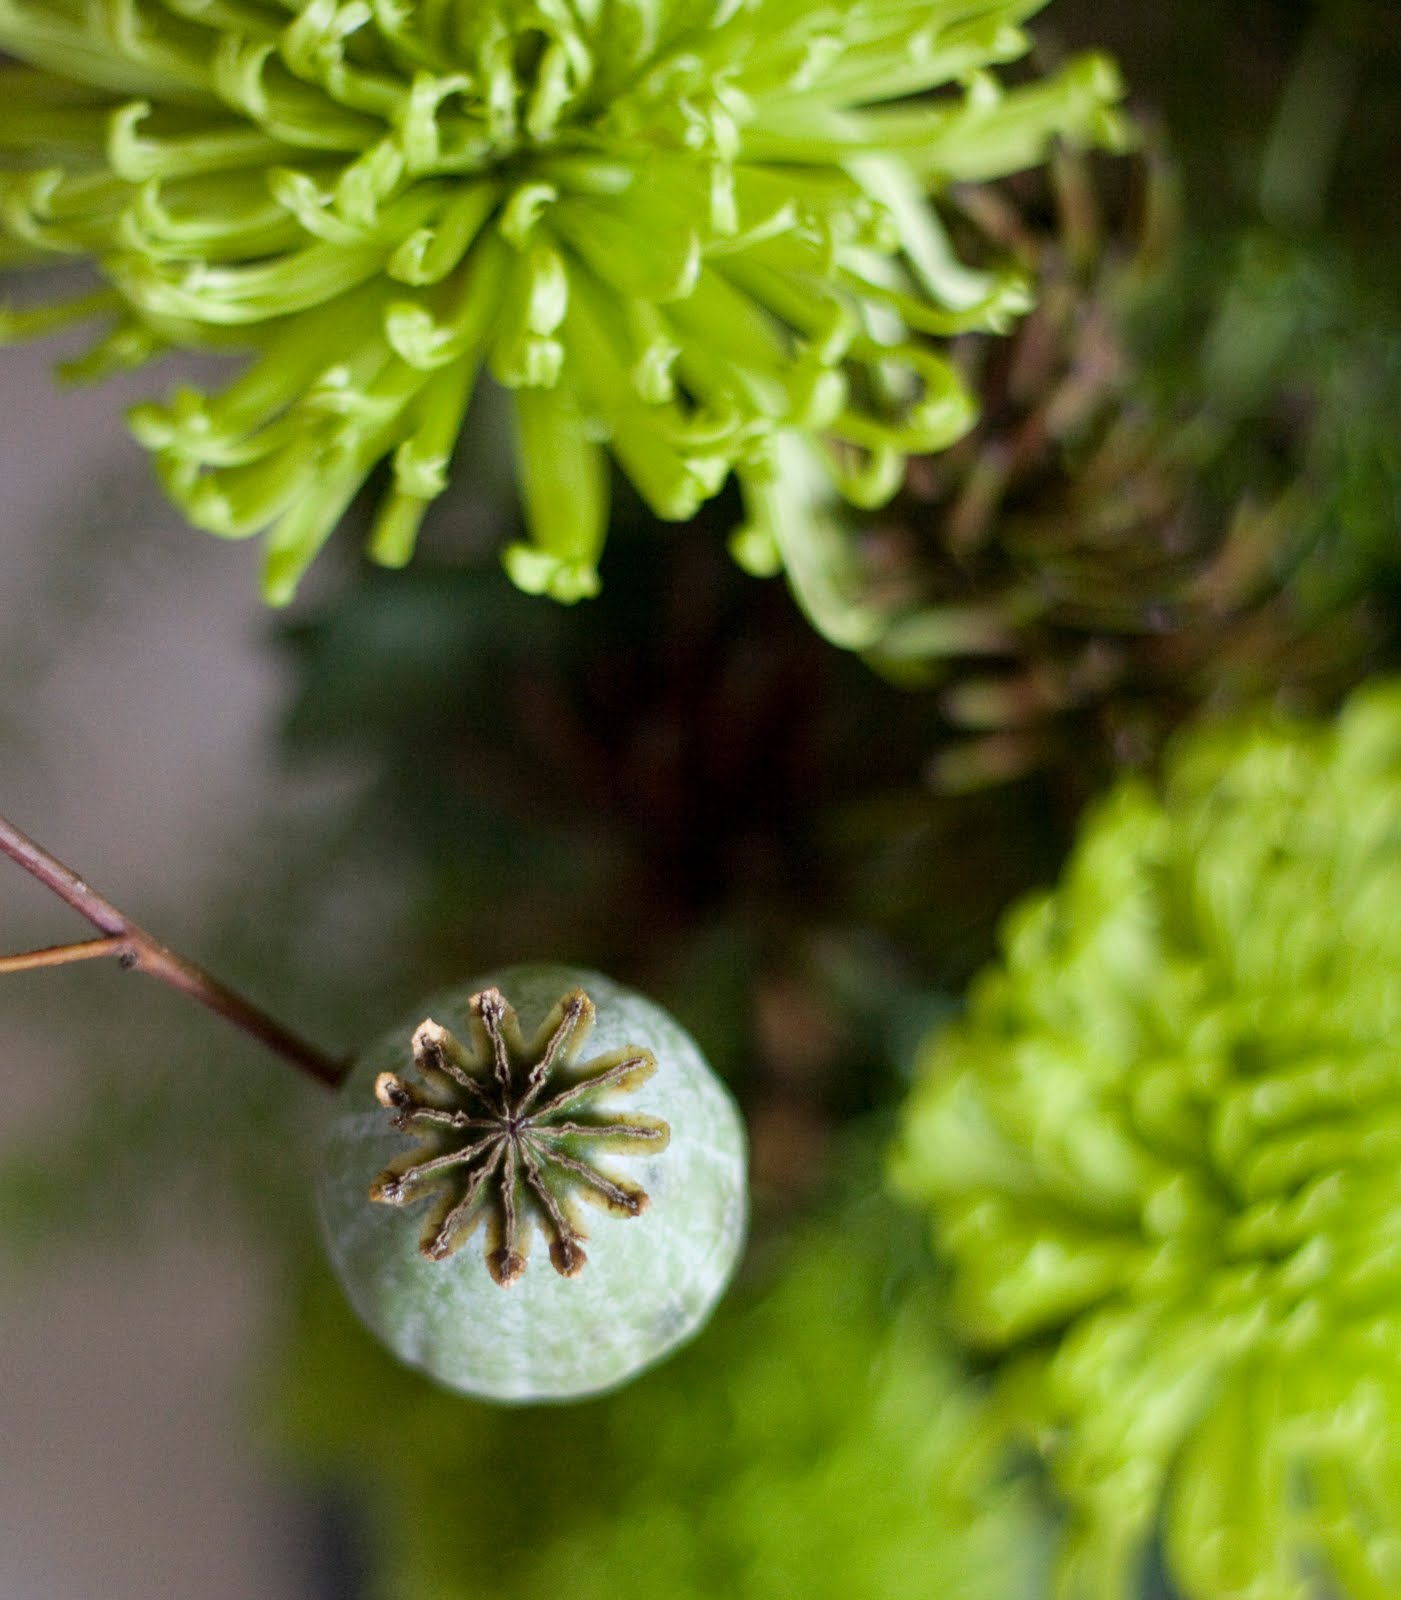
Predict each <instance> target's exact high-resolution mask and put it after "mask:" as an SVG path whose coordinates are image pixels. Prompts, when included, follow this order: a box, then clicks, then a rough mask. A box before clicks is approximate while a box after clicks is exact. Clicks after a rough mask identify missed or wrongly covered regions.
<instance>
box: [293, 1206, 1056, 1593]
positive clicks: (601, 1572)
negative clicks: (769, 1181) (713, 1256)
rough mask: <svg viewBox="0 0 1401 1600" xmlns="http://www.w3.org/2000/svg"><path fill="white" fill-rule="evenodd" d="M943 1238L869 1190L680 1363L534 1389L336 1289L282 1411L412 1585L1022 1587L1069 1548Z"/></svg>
mask: <svg viewBox="0 0 1401 1600" xmlns="http://www.w3.org/2000/svg"><path fill="white" fill-rule="evenodd" d="M921 1255H922V1252H921V1251H920V1250H919V1248H918V1242H917V1240H915V1239H913V1238H912V1237H911V1230H910V1228H909V1227H908V1226H907V1224H906V1220H905V1219H903V1218H902V1217H901V1216H900V1215H899V1214H898V1213H894V1212H892V1210H891V1209H890V1208H889V1207H888V1205H886V1204H885V1203H883V1202H881V1201H880V1200H878V1199H872V1198H867V1199H863V1200H861V1201H858V1202H856V1203H853V1204H850V1205H848V1206H847V1207H845V1208H844V1209H843V1210H842V1211H841V1212H839V1213H837V1214H835V1215H833V1216H831V1217H829V1218H827V1219H826V1221H825V1222H821V1223H819V1224H818V1225H816V1226H813V1227H810V1228H809V1229H808V1230H807V1231H806V1232H805V1233H803V1234H802V1235H801V1236H800V1237H798V1238H797V1239H796V1240H794V1241H792V1242H791V1243H790V1244H789V1245H788V1246H787V1247H786V1248H785V1249H784V1250H783V1251H782V1252H781V1253H778V1254H777V1255H776V1254H775V1250H774V1247H773V1246H772V1245H770V1247H769V1250H768V1256H769V1260H768V1265H767V1267H766V1268H764V1269H761V1270H760V1271H758V1272H756V1273H755V1275H754V1277H753V1279H752V1280H751V1281H750V1283H749V1284H748V1285H747V1286H746V1287H744V1288H742V1289H739V1290H736V1291H734V1292H733V1293H732V1295H731V1298H730V1300H729V1302H728V1303H727V1304H725V1305H724V1306H722V1308H721V1310H720V1311H719V1313H718V1314H717V1316H716V1318H715V1320H714V1321H713V1322H712V1323H711V1325H710V1327H709V1328H708V1329H707V1330H706V1331H705V1332H704V1333H703V1334H702V1335H701V1337H700V1339H699V1340H698V1341H697V1342H696V1343H695V1344H694V1345H692V1346H691V1347H690V1348H689V1349H688V1350H686V1351H683V1352H682V1353H681V1355H679V1356H678V1357H675V1358H674V1359H672V1360H671V1361H669V1362H668V1363H666V1364H665V1365H664V1366H662V1367H661V1368H659V1369H657V1370H656V1371H655V1372H653V1373H651V1374H649V1375H647V1376H645V1377H643V1378H641V1379H640V1380H638V1381H637V1382H636V1383H634V1384H632V1385H631V1386H629V1387H628V1388H626V1389H624V1390H622V1391H621V1392H620V1393H618V1394H616V1395H614V1396H612V1397H610V1398H608V1399H607V1400H603V1401H595V1402H592V1403H589V1404H585V1405H578V1406H560V1407H545V1408H540V1407H532V1408H528V1409H526V1410H510V1409H507V1410H502V1409H492V1408H489V1407H484V1406H480V1405H476V1404H473V1403H470V1402H467V1401H462V1400H459V1399H457V1398H456V1397H454V1396H451V1395H448V1394H446V1393H444V1392H442V1391H440V1390H437V1389H434V1388H432V1387H430V1386H429V1385H428V1384H427V1383H425V1382H424V1381H422V1380H421V1379H418V1378H416V1377H414V1376H413V1375H411V1374H410V1373H408V1372H406V1371H405V1370H404V1369H402V1368H399V1367H396V1366H395V1365H393V1364H392V1363H391V1362H390V1361H389V1360H388V1359H387V1358H385V1357H384V1356H383V1355H382V1354H381V1352H380V1351H379V1350H378V1348H377V1347H375V1346H374V1345H372V1344H371V1343H370V1342H369V1341H368V1340H367V1339H366V1337H365V1336H363V1335H362V1334H361V1333H360V1331H359V1330H358V1329H357V1328H355V1327H353V1326H351V1325H350V1324H349V1322H348V1314H347V1313H346V1312H345V1310H344V1309H343V1307H342V1305H341V1304H340V1302H339V1299H338V1297H337V1296H336V1295H335V1293H334V1291H333V1290H330V1289H328V1288H326V1287H324V1286H318V1287H315V1288H313V1290H312V1292H311V1293H310V1295H309V1296H308V1299H307V1301H306V1304H305V1306H304V1308H303V1313H302V1317H301V1320H300V1323H299V1328H298V1343H297V1348H296V1351H295V1354H294V1359H293V1363H292V1367H291V1371H290V1374H289V1377H288V1379H287V1387H286V1390H285V1392H284V1393H281V1394H280V1395H278V1396H277V1397H276V1401H277V1406H276V1409H277V1426H278V1427H279V1429H280V1431H281V1432H282V1433H283V1434H284V1436H287V1437H290V1439H291V1441H292V1443H293V1445H294V1446H295V1447H296V1449H297V1451H298V1453H299V1454H300V1456H301V1458H302V1459H303V1461H305V1462H307V1463H309V1464H310V1465H313V1466H316V1467H319V1468H321V1469H322V1470H323V1471H327V1472H330V1473H332V1474H334V1475H337V1476H340V1477H343V1478H345V1479H346V1480H348V1482H349V1484H350V1485H351V1487H353V1488H354V1489H356V1490H357V1491H358V1492H359V1497H360V1500H361V1502H362V1503H363V1506H364V1509H365V1513H366V1515H367V1517H368V1518H369V1520H370V1523H371V1525H372V1528H373V1530H374V1532H375V1534H376V1535H377V1536H378V1538H377V1547H378V1549H379V1551H380V1556H381V1565H380V1571H379V1581H378V1590H377V1592H378V1593H379V1594H381V1595H383V1596H385V1597H386V1600H459V1597H461V1600H466V1597H468V1596H472V1597H473V1600H531V1597H540V1600H544V1597H546V1596H548V1597H551V1600H605V1597H607V1600H611V1597H613V1596H615V1595H618V1594H623V1593H645V1594H646V1595H647V1596H648V1597H649V1600H715V1597H716V1596H718V1595H734V1596H737V1597H741V1600H744V1597H752V1600H776V1597H785V1600H786V1597H793V1600H798V1597H801V1600H824V1597H827V1596H831V1597H833V1600H837V1597H840V1600H916V1597H918V1600H923V1597H926V1596H928V1595H930V1594H938V1595H941V1596H947V1597H949V1600H1013V1597H1020V1596H1024V1595H1025V1594H1026V1593H1027V1592H1028V1588H1029V1585H1030V1581H1031V1577H1032V1574H1033V1572H1034V1570H1035V1568H1036V1566H1037V1563H1038V1561H1039V1557H1040V1551H1041V1549H1042V1548H1043V1547H1044V1544H1043V1541H1042V1540H1041V1539H1040V1538H1039V1536H1038V1523H1037V1519H1036V1516H1035V1513H1034V1509H1033V1505H1032V1502H1031V1500H1030V1498H1029V1496H1028V1494H1027V1492H1026V1489H1025V1487H1024V1486H1022V1485H1019V1484H1018V1483H1017V1482H1016V1481H1015V1480H1013V1479H1011V1478H1009V1477H1008V1476H1007V1475H1006V1472H1005V1470H1004V1467H1003V1465H1002V1463H1001V1457H1000V1454H999V1449H998V1443H997V1435H996V1431H995V1429H994V1427H993V1425H992V1423H991V1420H990V1418H989V1416H988V1414H987V1412H986V1411H985V1409H984V1407H983V1403H982V1401H981V1399H980V1397H979V1395H978V1393H977V1391H976V1390H975V1389H974V1388H973V1387H971V1386H970V1384H969V1383H968V1380H967V1379H966V1378H964V1377H963V1376H962V1375H961V1373H960V1370H959V1368H958V1365H957V1362H956V1360H955V1358H954V1357H953V1356H952V1355H951V1353H950V1350H949V1347H948V1346H947V1344H946V1342H945V1341H944V1340H943V1339H942V1337H941V1336H940V1335H939V1334H938V1332H937V1331H936V1329H935V1314H936V1308H937V1296H936V1295H934V1293H933V1292H932V1290H931V1287H930V1285H929V1283H928V1282H927V1281H926V1280H925V1278H923V1277H922V1276H921V1275H920V1271H921V1266H922V1262H921ZM348 1396H353V1397H354V1398H353V1402H352V1403H347V1397H348Z"/></svg>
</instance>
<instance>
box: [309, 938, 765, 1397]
mask: <svg viewBox="0 0 1401 1600" xmlns="http://www.w3.org/2000/svg"><path fill="white" fill-rule="evenodd" d="M581 991H582V994H583V996H586V997H587V998H586V999H585V1000H582V1001H581V1000H580V999H579V998H578V997H579V996H580V993H581ZM483 996H486V997H487V999H486V1000H485V1001H483ZM492 997H495V998H492ZM503 1002H504V1004H503ZM493 1008H494V1009H493ZM430 1019H431V1021H430ZM652 1062H655V1071H652V1070H651V1063H652ZM503 1094H504V1095H505V1097H506V1099H508V1100H509V1099H513V1100H514V1109H513V1111H512V1113H511V1117H512V1118H513V1119H514V1120H513V1121H512V1120H511V1119H507V1120H505V1121H500V1120H499V1111H498V1109H497V1108H498V1107H499V1104H500V1103H501V1101H502V1096H503ZM493 1118H498V1120H499V1126H500V1127H502V1128H504V1127H506V1126H507V1121H510V1126H511V1127H512V1128H514V1127H515V1126H517V1125H524V1124H525V1123H526V1122H527V1119H538V1120H532V1121H531V1122H530V1126H529V1127H528V1128H527V1131H526V1133H525V1135H524V1136H522V1137H520V1138H517V1139H514V1140H512V1139H511V1138H508V1137H505V1136H504V1135H503V1134H501V1133H499V1132H497V1131H496V1128H495V1127H493V1126H492V1119H493ZM454 1119H456V1121H455V1123H454ZM532 1130H533V1131H532ZM471 1139H477V1140H478V1141H480V1147H479V1148H478V1149H477V1151H476V1153H475V1154H474V1155H473V1156H472V1157H471V1159H466V1158H462V1157H461V1156H460V1155H459V1154H458V1149H457V1147H458V1144H460V1143H461V1141H463V1140H471ZM493 1162H494V1163H495V1164H494V1165H493ZM430 1167H431V1171H426V1170H425V1169H428V1168H430ZM372 1189H373V1190H374V1191H375V1197H374V1198H373V1199H372V1197H371V1191H372ZM376 1199H378V1200H379V1201H382V1202H383V1201H387V1202H389V1203H379V1204H377V1203H375V1200H376ZM317 1201H318V1208H319V1211H320V1215H321V1222H322V1226H323V1230H324V1233H325V1237H326V1244H327V1249H328V1251H329V1254H330V1258H331V1262H332V1264H333V1266H334V1267H335V1270H336V1273H337V1275H338V1277H339V1278H340V1281H341V1283H342V1285H343V1287H344V1288H345V1291H346V1294H347V1296H348V1297H349V1299H350V1302H351V1304H352V1305H353V1306H354V1307H355V1310H356V1311H357V1313H358V1314H359V1315H360V1317H362V1318H363V1320H364V1321H365V1322H366V1323H367V1324H368V1326H369V1327H370V1328H371V1329H372V1330H373V1331H374V1332H375V1333H376V1334H377V1335H378V1336H379V1337H380V1338H381V1339H383V1340H384V1342H385V1343H386V1344H387V1345H388V1346H389V1347H390V1349H392V1350H393V1351H394V1352H395V1354H396V1355H398V1356H399V1357H400V1358H401V1359H402V1360H404V1361H405V1362H407V1363H408V1364H409V1365H411V1366H414V1367H417V1368H419V1369H420V1370H421V1371H423V1372H425V1373H427V1374H428V1375H429V1376H430V1377H432V1378H434V1379H436V1380H437V1381H438V1382H440V1383H442V1384H444V1385H446V1386H447V1387H449V1388H452V1389H456V1390H458V1391H460V1392H462V1393H464V1394H471V1395H477V1396H481V1397H483V1398H487V1399H494V1400H504V1401H518V1402H529V1401H542V1400H560V1401H562V1400H570V1399H575V1398H578V1397H581V1396H584V1395H591V1394H598V1393H601V1392H603V1391H605V1390H608V1389H612V1388H615V1387H616V1386H617V1385H619V1384H621V1383H625V1382H626V1381H627V1380H628V1379H630V1378H632V1377H634V1376H635V1375H636V1374H637V1373H638V1372H641V1371H642V1370H643V1369H644V1368H646V1367H649V1366H651V1365H653V1363H655V1362H657V1361H659V1360H661V1359H662V1358H663V1357H664V1356H666V1355H668V1354H669V1353H670V1352H671V1351H673V1350H674V1349H676V1348H677V1347H678V1346H679V1345H681V1344H683V1343H684V1342H685V1341H686V1340H687V1339H689V1338H690V1337H691V1336H692V1335H693V1334H695V1333H696V1332H697V1331H698V1330H699V1329H700V1327H701V1326H702V1325H703V1324H704V1322H705V1321H706V1319H707V1317H708V1316H709V1314H710V1312H711V1310H712V1308H713V1307H714V1305H715V1302H716V1301H717V1300H718V1298H719V1296H720V1294H721V1293H722V1291H723V1290H724V1288H725V1285H726V1284H727V1283H728V1281H729V1278H730V1275H731V1273H732V1272H733V1270H734V1267H735V1264H736V1262H737V1261H738V1258H739V1254H740V1250H741V1248H742V1246H743V1242H744V1233H745V1223H746V1217H747V1189H746V1145H745V1135H744V1126H743V1122H742V1120H741V1118H740V1114H739V1111H738V1109H737V1107H736V1106H735V1104H734V1101H733V1100H732V1099H731V1097H730V1095H729V1093H728V1091H727V1090H726V1089H725V1087H724V1086H723V1085H722V1084H721V1083H720V1081H719V1079H717V1078H716V1077H715V1075H714V1074H713V1073H712V1072H711V1070H710V1068H709V1066H708V1065H707V1063H706V1061H705V1058H704V1056H703V1055H702V1054H701V1052H700V1050H699V1048H698V1047H697V1045H696V1043H695V1041H694V1040H693V1039H692V1038H691V1037H690V1036H689V1034H687V1033H686V1032H685V1030H684V1029H682V1028H681V1027H680V1026H679V1025H678V1024H677V1022H676V1021H675V1020H674V1019H673V1018H672V1017H671V1016H670V1015H669V1014H668V1013H667V1012H665V1011H664V1010H663V1009H662V1008H661V1007H660V1006H658V1005H655V1004H654V1003H653V1002H652V1001H650V1000H647V999H646V998H644V997H643V996H642V995H640V994H637V993H636V992H634V991H633V990H630V989H626V988H624V987H622V985H620V984H617V983H614V982H613V981H612V980H611V979H610V978H606V977H604V976H603V975H602V974H599V973H594V972H584V971H580V970H579V969H577V968H572V967H562V966H546V965H538V966H537V965H531V966H520V967H511V968H508V969H506V970H504V971H501V972H495V973H488V974H486V975H485V976H483V977H481V978H479V979H477V980H475V981H474V982H471V983H468V984H464V985H463V986H462V987H460V988H457V989H453V990H449V991H447V992H445V993H442V994H438V995H435V996H434V997H433V998H432V999H431V1000H429V1001H428V1002H426V1003H425V1005H424V1006H423V1007H422V1008H421V1009H420V1010H419V1012H418V1013H417V1015H415V1016H414V1017H413V1018H411V1019H410V1020H409V1021H408V1022H406V1024H405V1025H403V1026H402V1027H399V1028H396V1029H394V1030H393V1031H392V1032H390V1033H388V1034H386V1035H385V1037H384V1038H383V1039H381V1040H380V1041H379V1042H378V1043H377V1044H375V1045H374V1046H373V1047H372V1048H371V1049H369V1050H368V1051H366V1052H365V1053H364V1054H363V1055H362V1056H360V1057H359V1059H358V1060H357V1061H356V1062H355V1064H354V1066H353V1067H352V1068H351V1071H350V1073H349V1075H348V1077H347V1079H346V1082H345V1084H344V1086H343V1087H342V1089H341V1090H340V1091H339V1093H338V1096H337V1100H336V1104H335V1107H334V1110H333V1112H332V1115H331V1117H330V1119H329V1121H328V1123H327V1125H326V1127H325V1129H324V1131H323V1132H322V1135H321V1138H320V1144H319V1150H318V1159H317ZM435 1257H436V1258H435Z"/></svg>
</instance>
